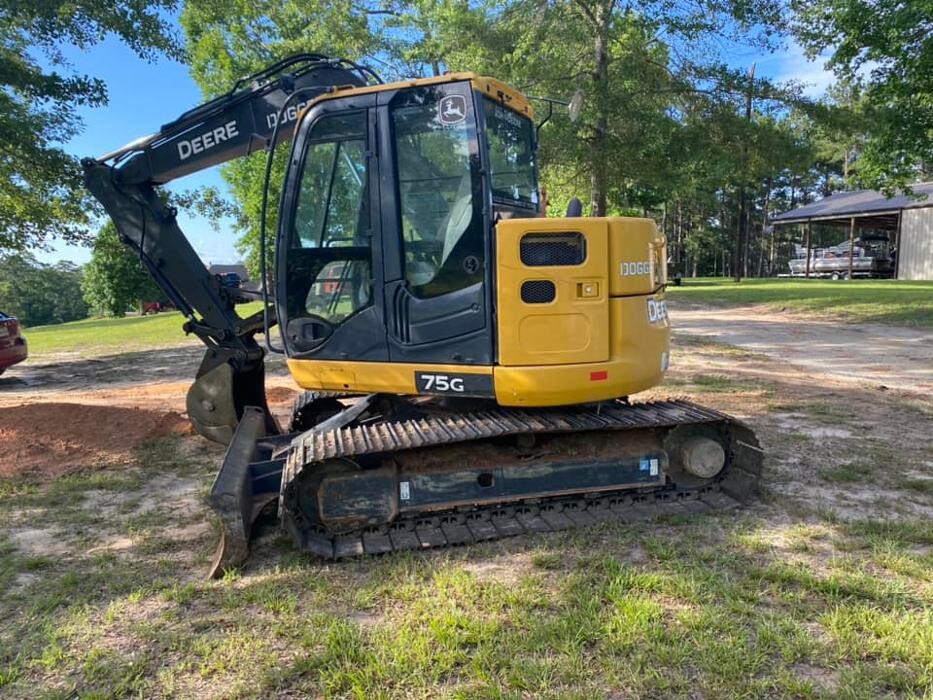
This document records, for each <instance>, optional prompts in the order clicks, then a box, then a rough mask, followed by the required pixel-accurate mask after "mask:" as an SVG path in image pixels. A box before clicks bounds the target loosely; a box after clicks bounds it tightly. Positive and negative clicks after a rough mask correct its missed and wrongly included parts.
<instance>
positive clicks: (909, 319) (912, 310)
mask: <svg viewBox="0 0 933 700" xmlns="http://www.w3.org/2000/svg"><path fill="white" fill-rule="evenodd" d="M668 293H669V294H670V297H671V298H672V299H677V300H683V301H686V302H690V303H696V304H710V305H717V306H739V305H751V304H761V305H764V306H766V307H768V308H770V309H787V310H789V311H810V312H816V313H820V314H827V315H832V316H836V317H838V318H841V319H844V320H847V321H874V322H881V323H891V324H897V325H904V326H921V327H928V328H929V327H933V282H907V281H902V280H851V281H845V280H836V281H834V280H801V279H748V280H744V281H742V282H740V283H739V284H736V283H735V282H733V281H731V280H724V279H722V278H719V277H703V278H697V279H692V278H689V277H688V278H685V279H684V284H683V286H682V287H674V286H673V285H671V286H669V287H668Z"/></svg>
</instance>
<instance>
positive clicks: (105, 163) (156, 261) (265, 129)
mask: <svg viewBox="0 0 933 700" xmlns="http://www.w3.org/2000/svg"><path fill="white" fill-rule="evenodd" d="M378 82H379V78H378V77H377V76H376V75H375V74H374V73H373V72H372V71H371V70H369V69H368V68H365V67H363V66H359V65H357V64H355V63H351V62H350V61H346V60H343V59H333V58H328V57H327V56H323V55H320V54H301V55H297V56H292V57H290V58H287V59H284V60H282V61H279V62H277V63H275V64H274V65H272V66H270V67H268V68H266V69H265V70H263V71H260V72H259V73H256V74H253V75H251V76H249V77H247V78H244V79H242V80H239V81H237V83H236V84H235V85H234V86H233V88H232V89H231V90H230V91H229V92H228V93H226V94H224V95H221V96H219V97H217V98H215V99H213V100H210V101H209V102H207V103H205V104H203V105H201V106H199V107H196V108H194V109H192V110H189V111H187V112H185V113H184V114H182V115H181V116H180V117H179V118H178V119H176V120H174V121H172V122H170V123H168V124H165V125H163V126H162V128H161V129H160V130H159V131H158V132H157V133H156V134H153V135H151V136H148V137H145V138H143V139H138V140H136V141H134V142H132V143H129V144H127V145H126V146H123V147H122V148H119V149H117V150H115V151H112V152H110V153H107V154H105V155H103V156H101V157H99V158H88V159H85V160H84V161H83V162H82V164H83V166H84V178H85V183H86V185H87V187H88V189H90V191H91V192H92V193H93V194H94V196H95V197H96V198H97V199H98V200H99V201H100V202H101V204H103V206H104V208H105V209H106V210H107V213H108V214H109V215H110V217H111V218H112V219H113V222H114V224H115V225H116V227H117V231H118V232H119V234H120V237H121V240H122V241H123V242H124V243H125V244H127V245H128V246H130V247H131V248H132V249H133V250H134V251H135V252H136V253H137V254H138V255H139V258H140V260H141V261H142V263H143V264H144V265H145V266H146V268H147V269H148V270H149V272H150V274H151V275H152V278H153V279H154V280H155V282H156V283H157V284H158V285H159V287H161V289H162V290H163V291H164V292H165V294H166V295H167V296H168V298H169V299H171V301H172V303H173V304H175V306H176V307H177V308H178V309H179V310H181V312H182V313H183V314H184V315H185V317H186V318H187V322H186V324H185V330H186V331H187V332H191V333H194V334H196V335H197V336H198V337H199V338H200V339H201V340H202V341H203V342H204V343H205V344H206V345H207V352H206V353H205V356H204V360H203V361H202V363H201V367H200V368H199V370H198V374H197V378H196V380H195V382H194V384H193V385H192V386H191V389H190V390H189V392H188V399H187V408H188V415H189V417H190V419H191V422H192V423H193V425H194V426H195V429H196V430H197V431H198V432H199V433H200V434H201V435H203V436H205V437H207V438H209V439H212V440H216V441H218V442H224V443H226V442H229V441H230V439H231V438H232V436H233V431H234V430H235V429H236V426H237V424H238V422H239V419H240V417H242V415H243V411H244V409H245V407H246V406H260V407H266V399H265V382H264V370H263V354H264V351H263V349H262V348H261V346H260V345H259V344H258V343H257V342H256V341H255V339H254V336H255V334H256V333H257V332H259V331H261V330H262V328H263V324H262V313H259V314H256V315H254V316H252V317H250V318H245V319H244V318H241V317H240V316H239V315H238V314H237V313H236V311H235V302H236V298H235V296H234V290H231V289H229V288H227V287H225V286H224V285H222V284H221V283H220V281H219V280H217V279H216V278H215V277H214V276H213V275H211V274H210V273H209V272H208V270H207V268H206V267H205V266H204V263H203V262H201V259H200V258H199V256H198V254H197V253H196V252H195V250H194V248H193V247H192V246H191V244H190V243H189V241H188V239H187V238H186V236H185V234H184V233H183V232H182V230H181V228H180V227H179V225H178V221H177V218H176V212H175V210H174V209H173V208H172V207H170V206H168V205H167V204H166V203H165V200H164V199H163V197H162V196H161V195H160V193H159V192H158V189H157V188H158V186H159V185H163V184H166V183H168V182H171V181H173V180H175V179H177V178H180V177H183V176H185V175H189V174H191V173H195V172H198V171H201V170H205V169H207V168H211V167H214V166H216V165H219V164H221V163H225V162H228V161H230V160H233V159H235V158H240V157H244V156H247V155H250V154H251V153H255V152H257V151H264V150H265V149H267V148H268V147H269V146H270V139H271V137H272V135H273V133H275V134H276V136H277V139H276V140H277V141H287V140H288V139H290V138H291V136H292V133H293V131H294V125H295V122H296V119H297V116H298V113H299V111H300V110H301V108H302V106H303V105H304V104H306V103H307V102H308V101H310V100H312V99H314V98H315V97H317V96H319V95H321V94H323V93H326V92H328V91H330V90H333V89H335V88H337V87H341V86H348V85H353V86H363V85H367V84H370V83H378ZM277 124H278V129H277V130H276V125H277ZM266 415H267V416H268V415H269V413H268V411H266ZM266 422H267V425H266V428H267V430H269V431H271V432H274V431H276V426H275V425H274V423H273V422H272V420H271V418H267V420H266Z"/></svg>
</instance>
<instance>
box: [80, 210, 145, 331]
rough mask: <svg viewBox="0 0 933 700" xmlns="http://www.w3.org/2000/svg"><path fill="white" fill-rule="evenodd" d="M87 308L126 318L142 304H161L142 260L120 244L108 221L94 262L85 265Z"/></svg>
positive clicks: (94, 254)
mask: <svg viewBox="0 0 933 700" xmlns="http://www.w3.org/2000/svg"><path fill="white" fill-rule="evenodd" d="M81 289H82V290H83V292H84V299H85V301H86V302H87V305H88V306H89V307H90V308H91V309H92V310H93V311H95V312H96V313H99V314H104V315H107V316H123V315H124V314H125V313H126V312H127V311H128V310H130V309H131V308H134V307H136V308H139V307H140V305H141V304H142V302H145V301H157V300H159V299H161V298H162V292H161V291H160V290H159V288H158V287H157V286H156V284H155V282H153V281H152V278H151V277H150V276H149V272H148V271H147V270H146V269H145V268H144V267H143V266H142V263H140V261H139V258H137V257H136V255H135V254H134V253H133V252H132V251H131V250H130V248H128V247H127V246H126V245H124V244H123V243H122V242H121V241H120V237H119V235H118V234H117V229H116V227H115V226H114V225H113V223H112V222H110V221H108V222H107V223H106V224H104V227H103V228H102V229H101V230H100V232H99V233H98V234H97V238H95V239H94V251H93V253H92V254H91V261H90V262H89V263H88V264H87V265H85V266H84V279H83V281H82V283H81Z"/></svg>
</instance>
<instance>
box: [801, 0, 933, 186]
mask: <svg viewBox="0 0 933 700" xmlns="http://www.w3.org/2000/svg"><path fill="white" fill-rule="evenodd" d="M793 9H794V12H795V14H794V17H793V22H792V27H793V31H794V33H795V34H796V36H797V38H798V39H799V41H800V42H801V43H802V44H803V46H804V47H805V48H806V50H807V52H808V53H809V55H810V56H811V57H813V56H817V55H820V54H821V53H823V52H825V51H829V52H830V57H829V61H828V63H827V65H828V66H829V67H830V68H832V69H833V70H834V71H835V72H836V74H837V75H838V76H839V77H840V78H842V79H843V80H845V81H847V82H848V83H850V84H852V85H856V86H861V89H862V91H863V94H864V100H865V108H866V111H867V112H868V114H869V116H870V118H871V119H872V122H873V124H872V129H871V132H870V134H869V136H868V139H867V140H866V142H865V144H864V148H863V149H862V152H861V154H860V157H859V162H858V178H859V180H861V181H862V183H864V184H865V185H867V186H869V187H873V188H876V189H881V190H885V191H887V192H890V191H892V190H894V189H895V188H897V187H898V186H900V185H903V184H905V183H910V182H915V181H917V180H918V179H921V178H923V177H925V176H926V175H928V174H929V171H930V168H931V167H933V166H931V164H933V0H910V1H909V2H866V1H865V0H795V2H794V3H793Z"/></svg>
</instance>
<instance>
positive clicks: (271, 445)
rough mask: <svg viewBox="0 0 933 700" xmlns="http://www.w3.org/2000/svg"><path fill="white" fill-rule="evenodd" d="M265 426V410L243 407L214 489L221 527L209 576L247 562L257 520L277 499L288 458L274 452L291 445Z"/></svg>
mask: <svg viewBox="0 0 933 700" xmlns="http://www.w3.org/2000/svg"><path fill="white" fill-rule="evenodd" d="M266 426H267V417H266V412H265V411H264V410H262V409H261V408H256V407H255V406H247V407H246V408H245V409H244V411H243V417H242V418H241V419H240V423H239V425H238V426H237V429H236V432H235V433H234V434H233V439H232V440H231V441H230V444H229V446H228V447H227V453H226V455H225V456H224V461H223V465H222V466H221V467H220V471H219V472H218V473H217V476H216V478H215V479H214V485H213V486H212V487H211V494H210V498H209V503H210V506H211V508H212V509H213V510H214V512H215V513H216V514H217V517H218V518H220V523H221V528H222V530H221V533H220V542H219V544H218V545H217V551H216V553H215V554H214V560H213V562H212V563H211V568H210V571H209V574H208V575H209V576H210V577H211V578H217V577H219V576H222V575H223V574H224V572H226V571H227V570H229V569H233V568H235V567H237V566H239V565H240V564H242V563H243V562H244V561H246V558H247V557H248V556H249V540H250V534H251V532H252V529H253V524H254V522H255V521H256V518H257V517H258V516H259V514H260V512H262V510H263V509H264V508H265V507H266V506H268V505H269V504H270V503H272V502H274V501H275V500H276V499H277V498H278V495H279V485H280V482H281V478H282V469H283V467H284V462H285V460H284V458H283V459H274V458H272V454H273V453H274V452H275V448H276V447H277V446H281V444H283V443H286V441H287V439H288V436H283V435H277V436H273V437H271V438H269V439H267V440H263V438H264V437H265V435H266ZM286 444H287V443H286Z"/></svg>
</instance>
